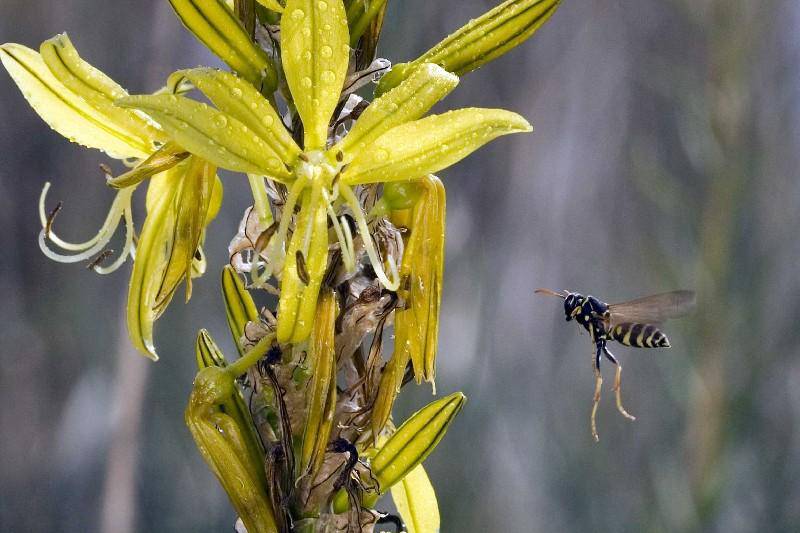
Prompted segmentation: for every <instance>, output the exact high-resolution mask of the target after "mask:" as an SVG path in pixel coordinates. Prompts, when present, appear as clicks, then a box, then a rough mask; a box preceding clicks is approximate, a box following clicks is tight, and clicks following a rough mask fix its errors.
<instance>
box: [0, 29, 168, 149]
mask: <svg viewBox="0 0 800 533" xmlns="http://www.w3.org/2000/svg"><path fill="white" fill-rule="evenodd" d="M0 61H2V63H3V66H4V67H5V68H6V70H8V73H9V74H10V75H11V77H12V78H13V79H14V82H16V84H17V86H18V87H19V88H20V90H21V91H22V94H23V96H24V97H25V99H26V100H27V101H28V103H29V104H30V105H31V107H33V109H34V111H36V112H37V113H38V114H39V116H40V117H42V119H43V120H44V121H45V122H47V124H48V125H49V126H50V127H51V128H53V129H54V130H55V131H57V132H58V133H60V134H61V135H63V136H64V137H66V138H67V139H69V140H70V141H72V142H76V143H78V144H81V145H83V146H86V147H89V148H97V149H99V150H102V151H104V152H106V153H107V154H108V155H109V156H111V157H114V158H117V159H125V158H130V157H134V158H145V157H147V156H148V155H149V154H150V152H151V151H152V150H153V148H152V146H146V145H144V144H143V143H142V142H141V140H140V139H137V138H133V137H131V136H130V135H127V134H126V133H125V132H124V131H122V130H120V129H119V128H117V127H116V125H115V124H114V122H113V119H111V118H110V117H108V116H106V115H105V114H103V113H102V112H101V111H100V110H98V109H96V108H94V107H93V106H91V105H90V104H89V103H87V102H86V101H85V100H84V99H83V98H81V97H80V96H78V95H77V94H75V93H73V92H72V91H71V90H69V89H68V88H67V87H65V86H64V84H63V83H61V81H59V80H58V78H56V77H55V76H54V75H53V73H52V72H51V71H50V69H49V68H47V65H46V64H45V62H44V60H43V59H42V57H41V56H40V55H39V54H38V53H37V52H36V51H34V50H31V49H30V48H28V47H26V46H23V45H21V44H15V43H6V44H4V45H2V46H0Z"/></svg>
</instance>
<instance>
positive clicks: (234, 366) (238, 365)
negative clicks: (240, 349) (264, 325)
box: [225, 333, 275, 377]
mask: <svg viewBox="0 0 800 533" xmlns="http://www.w3.org/2000/svg"><path fill="white" fill-rule="evenodd" d="M274 341H275V334H274V333H270V334H269V335H267V336H266V337H264V338H263V339H261V340H260V341H258V343H256V345H255V346H253V347H252V348H250V350H248V351H247V352H245V354H244V355H243V356H241V357H240V358H239V359H237V360H236V361H234V362H233V363H231V364H230V365H228V366H226V367H225V372H227V373H228V374H230V375H231V376H233V377H238V376H241V375H242V374H244V373H245V372H247V369H248V368H250V367H251V366H253V365H254V364H256V363H258V362H259V361H260V360H261V358H262V357H264V356H265V355H267V352H268V351H269V349H270V347H271V346H272V343H273V342H274Z"/></svg>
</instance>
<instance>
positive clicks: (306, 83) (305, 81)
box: [300, 76, 311, 89]
mask: <svg viewBox="0 0 800 533" xmlns="http://www.w3.org/2000/svg"><path fill="white" fill-rule="evenodd" d="M300 86H301V87H304V88H306V89H310V88H311V78H309V77H308V76H305V77H304V78H303V79H301V80H300Z"/></svg>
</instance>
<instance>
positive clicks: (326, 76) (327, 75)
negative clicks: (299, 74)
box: [320, 70, 336, 83]
mask: <svg viewBox="0 0 800 533" xmlns="http://www.w3.org/2000/svg"><path fill="white" fill-rule="evenodd" d="M320 76H321V78H322V81H324V82H325V83H333V81H334V80H335V79H336V74H334V73H333V71H332V70H323V71H322V74H321V75H320Z"/></svg>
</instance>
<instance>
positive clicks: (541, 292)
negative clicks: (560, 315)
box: [533, 289, 566, 300]
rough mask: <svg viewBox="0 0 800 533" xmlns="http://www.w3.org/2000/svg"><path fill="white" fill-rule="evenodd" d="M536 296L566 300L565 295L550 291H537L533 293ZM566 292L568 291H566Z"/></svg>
mask: <svg viewBox="0 0 800 533" xmlns="http://www.w3.org/2000/svg"><path fill="white" fill-rule="evenodd" d="M533 292H534V293H535V294H544V295H545V296H555V297H557V298H561V299H562V300H563V299H565V298H566V295H565V294H562V293H559V292H556V291H554V290H550V289H536V290H535V291H533ZM565 292H566V291H565Z"/></svg>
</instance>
